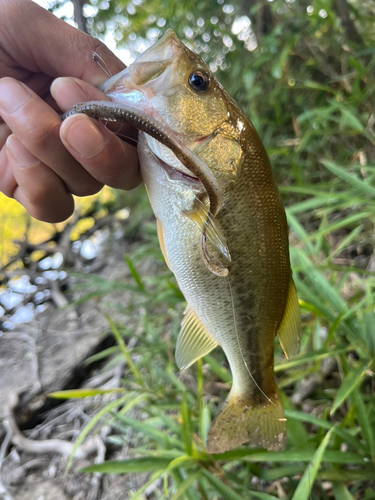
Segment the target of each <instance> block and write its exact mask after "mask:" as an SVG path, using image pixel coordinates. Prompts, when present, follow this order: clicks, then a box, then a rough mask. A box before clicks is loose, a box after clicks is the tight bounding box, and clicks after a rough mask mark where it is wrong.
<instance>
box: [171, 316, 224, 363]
mask: <svg viewBox="0 0 375 500" xmlns="http://www.w3.org/2000/svg"><path fill="white" fill-rule="evenodd" d="M217 345H218V343H217V342H215V340H214V339H213V338H212V337H211V336H210V334H209V333H208V332H207V330H206V329H205V327H204V326H203V325H202V323H201V322H200V320H199V318H198V316H197V315H196V314H195V312H194V311H193V310H192V309H191V308H190V307H187V309H186V312H185V317H184V319H183V320H182V325H181V331H180V334H179V336H178V339H177V346H176V363H177V366H178V367H179V368H180V370H184V369H185V368H188V367H189V366H190V365H192V364H193V363H194V362H195V361H196V360H197V359H199V358H201V357H202V356H205V355H206V354H208V353H209V352H211V351H212V349H214V348H215V347H216V346H217Z"/></svg>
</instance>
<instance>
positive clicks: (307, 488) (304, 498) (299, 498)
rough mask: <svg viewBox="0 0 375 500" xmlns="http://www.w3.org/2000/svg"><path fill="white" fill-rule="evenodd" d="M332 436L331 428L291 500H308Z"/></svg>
mask: <svg viewBox="0 0 375 500" xmlns="http://www.w3.org/2000/svg"><path fill="white" fill-rule="evenodd" d="M332 434H333V428H332V429H331V430H330V431H328V432H327V434H326V436H325V438H324V439H323V441H322V442H321V443H320V446H319V448H318V449H317V450H316V452H315V454H314V457H313V459H312V461H311V463H309V465H308V466H307V467H306V470H305V472H304V473H303V476H302V478H301V480H300V482H299V483H298V486H297V489H296V491H295V492H294V495H293V497H292V500H308V498H309V495H310V492H311V488H312V486H313V484H314V481H315V477H316V474H317V472H318V470H319V467H320V464H321V462H322V460H323V456H324V452H325V450H326V448H327V446H328V444H329V441H330V439H331V436H332Z"/></svg>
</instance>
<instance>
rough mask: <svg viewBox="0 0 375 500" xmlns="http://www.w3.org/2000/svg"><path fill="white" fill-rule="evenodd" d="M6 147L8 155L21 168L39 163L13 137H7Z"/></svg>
mask: <svg viewBox="0 0 375 500" xmlns="http://www.w3.org/2000/svg"><path fill="white" fill-rule="evenodd" d="M6 145H7V151H8V153H10V155H11V156H12V157H13V158H14V160H15V162H16V163H17V165H18V166H19V167H21V168H26V167H32V166H33V165H35V164H36V163H37V162H38V161H39V160H38V158H36V157H35V156H34V155H33V154H31V153H30V151H28V150H27V149H26V148H25V146H24V145H23V144H22V143H21V142H20V141H19V140H18V139H17V137H16V136H14V135H10V136H9V137H8V139H7V142H6Z"/></svg>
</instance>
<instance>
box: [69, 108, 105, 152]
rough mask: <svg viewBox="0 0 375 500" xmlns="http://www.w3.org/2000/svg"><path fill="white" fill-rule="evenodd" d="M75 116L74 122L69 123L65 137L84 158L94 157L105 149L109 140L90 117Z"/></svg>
mask: <svg viewBox="0 0 375 500" xmlns="http://www.w3.org/2000/svg"><path fill="white" fill-rule="evenodd" d="M74 118H75V119H74V121H73V123H72V124H69V125H68V130H67V131H66V134H64V136H65V137H64V139H65V141H66V142H67V143H68V145H69V146H70V147H71V148H72V149H74V150H75V151H76V152H77V153H78V154H79V155H81V156H82V157H83V158H93V157H94V156H96V155H97V154H98V153H100V152H101V151H102V150H103V148H104V146H105V145H106V142H107V141H106V139H105V138H104V136H103V134H102V133H101V132H100V130H99V129H98V128H97V127H96V126H95V125H94V124H93V122H92V121H91V120H90V119H89V118H88V117H86V116H76V117H74Z"/></svg>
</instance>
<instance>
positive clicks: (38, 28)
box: [0, 0, 141, 222]
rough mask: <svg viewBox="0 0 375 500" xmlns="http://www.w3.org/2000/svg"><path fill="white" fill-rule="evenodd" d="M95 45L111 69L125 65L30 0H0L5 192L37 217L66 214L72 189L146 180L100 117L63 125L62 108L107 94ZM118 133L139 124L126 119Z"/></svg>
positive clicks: (0, 137)
mask: <svg viewBox="0 0 375 500" xmlns="http://www.w3.org/2000/svg"><path fill="white" fill-rule="evenodd" d="M25 27H29V29H25ZM92 52H96V53H97V54H99V55H100V56H101V57H102V58H103V60H104V61H105V62H106V64H107V65H108V67H109V69H110V71H111V72H112V74H115V73H118V72H119V71H121V70H122V69H123V68H124V65H123V64H122V63H121V61H120V60H119V59H117V58H116V57H115V56H114V54H112V53H111V52H110V51H109V50H108V49H107V48H106V47H105V46H104V44H102V43H101V42H100V41H99V40H96V39H94V38H92V37H90V36H88V35H86V34H84V33H82V32H80V31H78V30H76V29H75V28H73V27H71V26H69V25H68V24H66V23H64V22H63V21H61V20H59V19H57V18H56V17H55V16H54V15H52V14H50V13H49V12H47V11H46V10H44V9H43V8H41V7H39V6H38V5H36V4H35V3H34V2H32V1H31V0H13V1H12V2H10V1H9V0H0V191H2V192H3V193H5V194H6V195H7V196H9V197H13V198H15V199H16V200H17V201H19V202H20V203H21V204H22V205H23V206H24V207H25V208H26V210H27V211H28V212H29V213H30V214H31V215H32V216H34V217H35V218H37V219H40V220H44V221H47V222H59V221H62V220H64V219H66V218H67V217H69V216H70V215H71V213H72V212H73V209H74V201H73V197H72V194H75V195H77V196H86V195H90V194H94V193H96V192H98V191H99V190H100V189H101V187H102V186H103V184H108V185H109V186H112V187H116V188H120V189H132V188H133V187H135V186H136V185H137V184H139V182H140V180H141V177H140V173H139V168H138V157H137V153H136V149H135V148H134V147H133V146H131V145H129V144H128V143H126V142H123V141H122V140H121V139H119V138H118V137H117V136H115V135H114V134H113V133H112V132H111V131H110V130H108V129H107V128H106V127H105V126H104V125H103V124H101V123H99V122H95V121H94V120H92V119H91V118H89V117H87V116H85V115H74V116H71V117H69V118H67V119H66V120H65V121H64V122H63V123H62V124H61V119H60V117H59V114H60V113H61V112H64V111H67V110H68V109H70V108H71V107H72V106H73V105H74V104H76V103H77V102H83V101H90V100H108V98H107V97H106V96H104V94H103V93H102V92H100V91H99V90H98V89H97V88H96V86H97V85H99V84H100V83H102V82H103V81H105V80H106V79H107V77H106V76H105V75H104V74H103V71H102V70H101V69H100V68H99V66H98V65H97V64H96V63H95V61H93V60H92ZM66 76H69V78H57V80H55V81H54V82H53V80H54V78H56V77H66ZM52 82H53V85H52V88H51V92H52V95H53V98H54V99H55V101H54V99H53V98H52V95H51V92H50V86H51V83H52ZM117 131H118V130H117ZM121 134H123V135H125V136H131V137H134V130H132V129H130V128H129V127H128V126H126V125H123V127H122V129H121Z"/></svg>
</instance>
